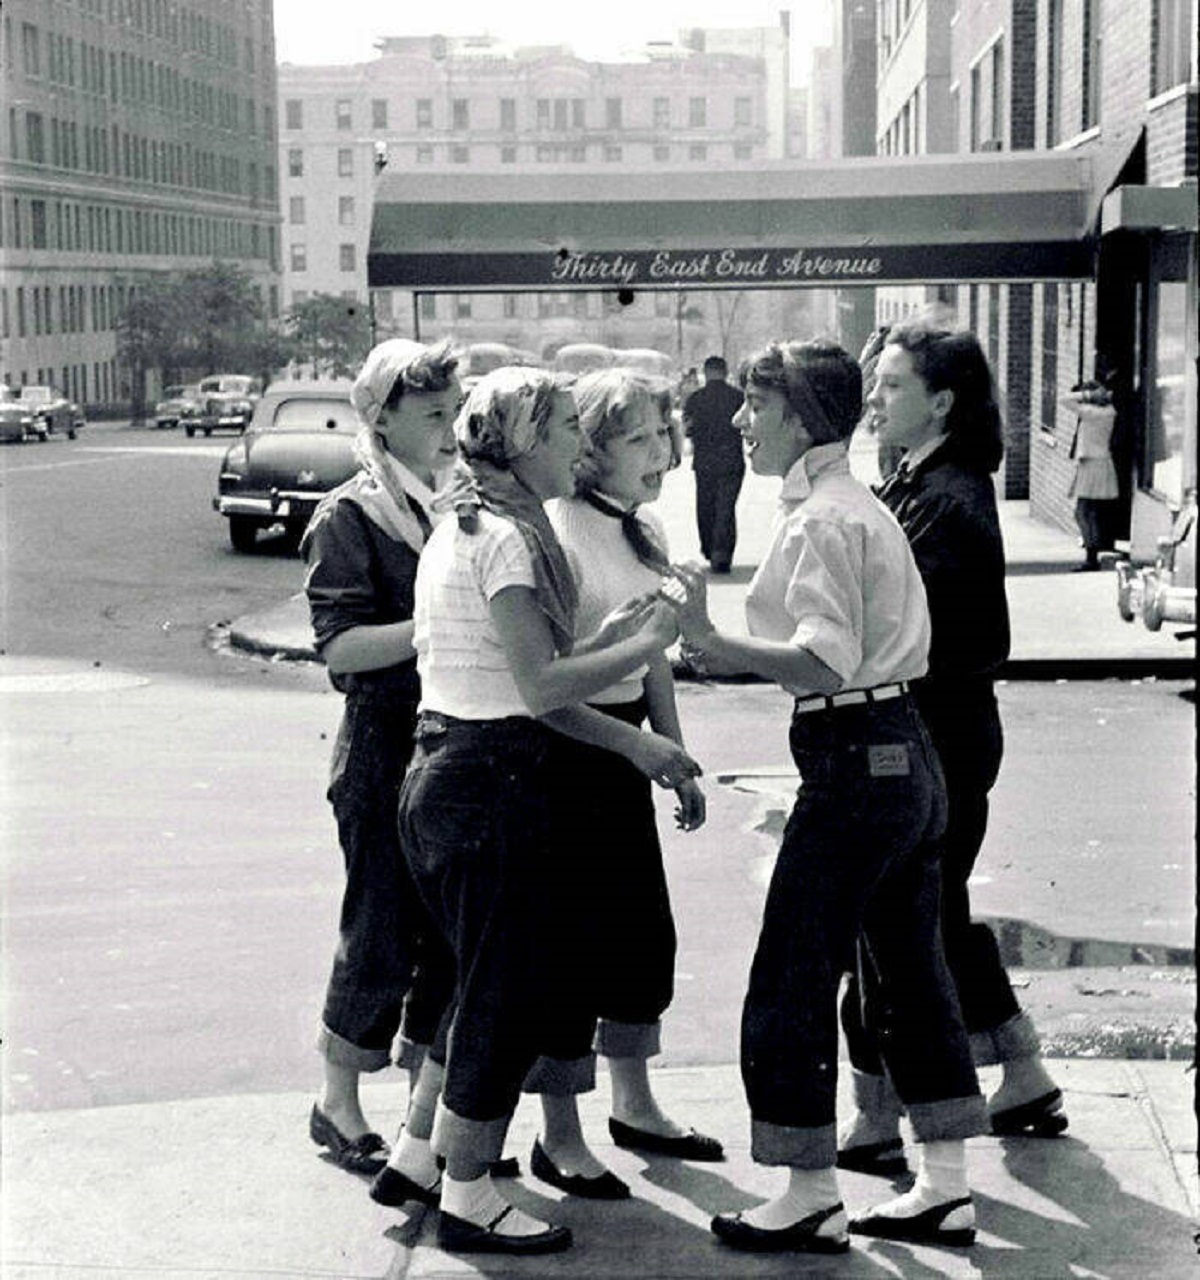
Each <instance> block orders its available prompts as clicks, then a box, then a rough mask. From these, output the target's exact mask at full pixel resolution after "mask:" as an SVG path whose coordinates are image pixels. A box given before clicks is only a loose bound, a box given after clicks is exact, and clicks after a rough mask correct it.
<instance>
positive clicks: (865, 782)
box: [742, 695, 987, 1169]
mask: <svg viewBox="0 0 1200 1280" xmlns="http://www.w3.org/2000/svg"><path fill="white" fill-rule="evenodd" d="M790 737H791V748H792V754H793V757H794V759H795V761H796V764H797V767H798V768H799V770H800V777H801V785H800V789H799V791H798V793H797V796H796V803H795V807H794V808H793V810H792V813H791V816H790V817H789V819H788V823H787V827H786V828H785V830H784V835H783V841H782V844H781V846H780V850H779V856H778V859H777V861H776V864H775V870H774V874H773V875H772V878H771V884H770V887H769V889H768V891H767V901H766V905H765V908H764V911H763V924H762V931H761V934H760V936H759V941H758V947H757V950H756V953H755V957H754V962H753V965H752V968H751V973H750V984H749V991H748V993H747V995H746V1001H745V1005H744V1008H743V1014H742V1078H743V1080H744V1082H745V1085H746V1093H747V1097H748V1100H749V1103H750V1112H751V1120H752V1131H751V1155H752V1157H753V1158H754V1160H755V1161H756V1162H758V1163H760V1164H772V1165H791V1166H794V1167H796V1168H802V1169H822V1168H828V1167H832V1166H833V1165H834V1162H835V1160H836V1156H837V1136H836V1125H835V1108H836V1093H837V1054H838V1020H837V994H838V985H839V982H840V979H841V975H842V974H843V973H844V972H845V971H846V970H847V969H849V968H852V967H854V966H855V965H856V964H857V963H861V964H862V966H863V968H862V972H861V974H860V980H861V981H862V982H863V985H864V989H866V990H869V991H871V992H872V993H876V996H877V998H878V999H879V1000H880V1002H881V1006H882V1007H883V1008H885V1009H886V1010H887V1011H888V1012H887V1016H886V1018H885V1021H884V1024H883V1025H882V1026H881V1032H880V1043H881V1045H882V1048H883V1056H884V1061H885V1062H886V1064H887V1067H888V1071H889V1073H890V1074H891V1076H892V1078H893V1080H894V1081H895V1085H896V1089H897V1092H898V1093H899V1094H900V1097H901V1100H902V1101H903V1102H904V1104H905V1106H906V1108H907V1110H908V1112H909V1114H910V1116H911V1117H912V1121H913V1126H914V1130H915V1132H916V1136H917V1138H918V1140H920V1141H933V1140H938V1139H951V1138H967V1137H971V1136H973V1135H974V1134H978V1133H983V1132H985V1131H986V1129H987V1112H986V1108H985V1106H984V1102H983V1098H982V1096H981V1095H980V1093H979V1084H978V1081H977V1079H976V1076H975V1069H974V1067H973V1065H972V1063H971V1053H970V1048H969V1045H968V1043H967V1034H966V1031H965V1029H964V1027H963V1023H962V1015H961V1013H960V1011H959V1006H958V998H957V996H956V994H955V991H954V985H953V981H952V979H951V977H950V974H949V971H948V969H947V967H946V962H945V957H944V955H943V952H942V948H941V943H940V940H939V932H938V868H937V863H936V860H935V859H933V858H932V857H928V856H925V855H924V853H923V852H922V851H923V850H926V849H928V848H929V846H930V844H931V842H932V840H933V839H934V838H935V837H936V836H937V835H938V834H939V833H940V831H941V829H942V827H943V825H944V823H945V790H944V786H943V783H942V778H941V772H940V769H939V767H938V763H937V758H936V756H935V755H934V753H933V749H932V746H931V744H930V742H929V737H928V735H927V733H926V731H925V728H924V725H923V724H922V723H921V720H920V716H919V715H918V713H917V709H916V705H915V703H914V702H913V700H912V698H911V696H910V695H905V696H903V697H897V698H892V699H889V700H888V701H885V702H878V703H873V704H870V703H868V704H862V705H852V706H847V707H839V708H836V709H834V710H830V711H815V712H811V711H810V712H805V713H799V712H798V713H797V714H795V715H794V716H793V719H792V727H791V736H790ZM860 932H861V934H862V939H863V941H862V945H861V947H860V946H859V945H858V940H859V935H860Z"/></svg>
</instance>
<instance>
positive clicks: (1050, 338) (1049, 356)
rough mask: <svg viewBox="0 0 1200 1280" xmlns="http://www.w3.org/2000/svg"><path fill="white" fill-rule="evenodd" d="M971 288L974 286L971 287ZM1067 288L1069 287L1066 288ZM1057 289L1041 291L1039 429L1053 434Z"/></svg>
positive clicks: (1055, 383) (1055, 386) (1056, 370)
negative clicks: (1040, 399) (1040, 415)
mask: <svg viewBox="0 0 1200 1280" xmlns="http://www.w3.org/2000/svg"><path fill="white" fill-rule="evenodd" d="M971 287H972V288H974V287H975V286H974V285H972V286H971ZM1068 287H1069V286H1068ZM1058 289H1059V286H1058V285H1056V284H1044V285H1042V286H1041V290H1042V421H1041V429H1042V430H1043V431H1048V432H1050V434H1051V435H1053V434H1054V427H1055V420H1056V418H1057V416H1058Z"/></svg>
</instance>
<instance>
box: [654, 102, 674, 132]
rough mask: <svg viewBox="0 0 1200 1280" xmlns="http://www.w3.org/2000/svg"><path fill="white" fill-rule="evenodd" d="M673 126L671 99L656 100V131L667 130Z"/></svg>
mask: <svg viewBox="0 0 1200 1280" xmlns="http://www.w3.org/2000/svg"><path fill="white" fill-rule="evenodd" d="M670 125H671V99H670V98H655V99H654V127H655V128H656V129H667V128H670Z"/></svg>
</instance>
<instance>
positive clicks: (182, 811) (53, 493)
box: [0, 430, 1194, 1141]
mask: <svg viewBox="0 0 1200 1280" xmlns="http://www.w3.org/2000/svg"><path fill="white" fill-rule="evenodd" d="M219 452H220V446H218V445H216V444H215V443H214V442H202V441H186V440H184V439H182V438H181V437H179V436H177V435H175V434H174V433H171V434H161V435H160V434H158V433H155V432H132V431H114V430H107V431H103V430H102V431H97V432H93V433H90V434H88V435H85V436H84V437H83V438H81V439H80V440H78V441H75V442H65V441H62V442H59V441H54V442H51V444H49V445H47V446H46V447H44V448H37V447H35V446H26V447H23V448H7V449H4V450H0V471H2V473H3V475H2V481H3V483H2V487H0V495H2V501H3V507H2V515H3V522H4V525H5V528H6V531H7V535H8V536H7V538H6V539H5V542H6V550H5V552H4V555H5V560H4V563H3V565H2V566H0V574H2V575H3V576H2V580H3V582H4V583H5V587H6V592H5V600H4V619H3V624H2V626H3V640H2V646H3V648H4V650H5V653H6V655H7V656H6V657H5V658H4V660H3V662H2V663H0V745H2V750H3V757H2V758H3V762H4V763H3V770H2V772H0V783H2V789H3V797H2V799H3V804H2V806H0V808H2V810H3V814H2V816H0V846H2V848H3V851H4V857H3V865H4V885H3V888H4V916H3V931H4V932H3V947H4V961H5V964H4V971H5V1003H6V1014H7V1016H6V1022H7V1030H6V1037H5V1038H6V1042H7V1043H6V1050H5V1053H4V1055H3V1069H4V1096H5V1104H6V1105H7V1106H8V1107H10V1108H15V1109H45V1108H59V1107H69V1106H92V1105H105V1104H115V1103H123V1102H137V1101H146V1100H156V1099H166V1098H183V1097H201V1096H209V1095H221V1094H228V1093H243V1092H245V1093H252V1092H270V1091H273V1090H276V1089H306V1088H309V1087H315V1084H316V1081H317V1077H318V1069H317V1068H318V1064H317V1060H316V1058H315V1055H314V1053H313V1050H312V1039H313V1032H314V1026H315V1020H316V1017H317V1013H318V1010H319V1003H320V995H321V991H322V986H323V982H324V978H325V974H326V967H327V964H328V959H329V954H330V948H331V946H332V941H333V936H334V927H335V921H336V913H337V904H338V896H339V892H340V884H341V871H340V861H339V856H338V853H337V847H336V841H335V838H334V830H333V823H332V819H331V817H330V814H329V811H328V806H327V805H326V803H325V800H324V795H323V788H324V776H325V771H326V766H327V761H328V752H329V747H330V741H331V737H332V734H333V731H334V729H335V726H336V723H337V718H338V713H339V702H340V700H339V699H338V697H337V696H336V695H335V694H333V693H332V692H331V691H330V690H329V689H328V686H327V683H326V681H325V677H324V673H323V671H322V670H321V669H320V668H316V667H311V666H306V665H296V664H290V663H279V664H277V663H269V662H265V661H262V660H258V659H253V658H249V657H246V656H244V655H236V654H230V653H222V652H219V651H214V649H213V647H212V646H211V644H210V643H209V640H210V636H211V631H210V628H211V627H212V625H213V624H215V623H219V622H221V621H222V620H225V619H228V618H230V617H232V616H234V615H235V614H236V613H240V612H242V611H244V610H247V609H253V608H258V607H261V606H263V605H266V604H271V603H274V602H276V601H277V600H278V599H279V598H280V597H281V596H282V595H284V594H287V593H290V592H291V591H294V590H296V589H297V588H298V586H299V584H300V578H301V565H300V564H299V562H298V561H297V560H296V559H294V558H293V557H292V556H291V555H290V554H288V553H286V551H285V549H284V548H283V547H282V546H280V545H278V544H277V545H276V546H275V547H272V545H271V544H270V543H268V542H264V543H262V545H261V548H260V550H259V551H258V552H256V553H255V554H254V555H252V556H243V555H239V554H235V553H234V552H232V550H230V549H229V546H228V541H227V538H226V534H225V530H224V527H223V521H222V520H221V519H220V518H219V517H218V516H216V515H215V513H213V512H212V511H211V509H210V507H209V499H210V496H211V493H212V490H213V486H214V482H215V475H216V469H217V464H218V461H219ZM97 664H99V665H97ZM1183 693H1184V689H1183V687H1182V686H1181V685H1178V684H1168V683H1164V682H1159V683H1155V682H1145V683H1142V684H1137V685H1134V684H1119V683H1116V682H1101V683H1096V682H1092V683H1071V684H1062V685H1025V686H1023V685H1009V686H1006V687H1005V688H1004V690H1003V691H1002V700H1003V710H1004V714H1005V719H1006V724H1007V728H1008V740H1009V747H1008V757H1007V763H1006V767H1005V771H1004V774H1003V775H1002V778H1001V783H1000V786H999V788H998V789H997V792H996V804H995V815H994V820H993V835H992V839H991V842H990V844H989V847H988V850H987V852H986V854H985V859H984V862H983V863H982V864H981V866H980V881H979V885H978V890H977V903H978V905H979V906H980V909H982V910H986V911H988V912H990V913H992V914H997V915H1024V916H1026V917H1027V918H1030V919H1032V920H1034V921H1036V922H1038V923H1040V924H1041V925H1043V927H1045V928H1047V929H1051V930H1057V931H1061V932H1064V933H1068V934H1069V935H1070V936H1073V937H1084V938H1086V937H1093V936H1098V937H1104V938H1108V939H1113V940H1124V941H1135V942H1147V943H1155V944H1172V945H1179V946H1186V945H1190V941H1191V924H1190V921H1191V918H1192V912H1191V903H1192V896H1193V894H1192V888H1191V886H1192V883H1193V881H1192V820H1191V816H1190V815H1191V812H1192V808H1193V806H1194V782H1193V777H1194V774H1193V771H1192V744H1193V741H1194V738H1193V714H1194V708H1193V704H1192V703H1191V702H1189V701H1188V700H1186V699H1185V698H1184V697H1183V696H1182V695H1183ZM681 714H682V718H683V720H684V725H685V730H686V731H688V733H689V737H690V739H691V740H692V741H693V743H695V744H699V743H704V744H705V747H704V763H705V765H706V767H707V770H708V774H709V779H710V784H709V795H710V814H711V817H710V823H709V825H708V827H707V828H706V829H705V830H704V831H703V832H701V833H699V834H697V835H692V836H682V835H679V834H677V833H675V832H673V831H672V830H671V829H670V822H669V818H668V819H667V820H666V821H664V824H663V827H664V844H665V847H666V851H667V859H668V866H669V874H670V876H671V880H672V889H673V895H674V900H675V906H676V915H677V923H678V926H679V934H680V954H679V964H678V974H677V979H678V980H677V995H676V1000H675V1003H674V1005H673V1007H672V1010H671V1012H670V1014H669V1016H668V1022H667V1027H666V1035H665V1039H666V1053H665V1054H664V1057H663V1061H664V1062H665V1063H667V1064H676V1063H680V1064H681V1063H701V1062H703V1063H721V1062H730V1061H733V1060H734V1059H735V1056H736V1043H737V1019H738V1009H739V1004H740V998H741V994H742V990H743V986H744V980H745V973H746V971H747V967H748V962H749V957H750V951H751V948H752V946H753V941H754V936H755V932H756V928H757V923H758V915H759V911H760V908H761V900H762V891H763V884H764V881H765V874H766V870H767V868H768V866H769V861H770V852H771V847H772V846H771V843H770V840H769V839H768V838H766V837H763V836H759V835H755V834H754V832H753V830H752V828H753V827H754V825H755V824H756V823H758V822H760V821H761V820H763V817H764V810H765V811H766V816H767V818H768V819H769V814H770V810H771V808H772V805H775V806H776V807H777V806H778V800H777V799H772V795H777V793H778V788H779V785H780V782H779V778H778V773H779V772H780V770H781V769H782V768H784V767H786V764H787V756H786V742H785V737H784V732H783V726H784V724H785V722H786V699H784V698H783V697H782V695H780V694H778V693H777V692H776V691H773V690H770V689H768V688H766V687H763V686H725V687H721V688H719V689H718V688H713V687H705V686H685V687H684V688H683V689H681ZM723 776H728V777H729V778H730V779H731V780H734V781H736V782H737V784H738V785H726V784H723V783H722V782H721V781H720V778H721V777H723ZM747 779H750V780H752V781H751V783H750V785H749V786H745V785H744V784H745V782H746V780H747ZM753 779H760V780H763V781H762V785H758V784H757V783H754V782H753ZM1189 788H1191V789H1192V790H1191V792H1190V794H1191V796H1192V800H1191V802H1190V803H1189V802H1186V801H1184V797H1185V796H1186V795H1188V794H1189ZM664 817H666V814H664ZM81 1140H83V1141H86V1135H81Z"/></svg>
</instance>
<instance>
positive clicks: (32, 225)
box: [29, 200, 47, 249]
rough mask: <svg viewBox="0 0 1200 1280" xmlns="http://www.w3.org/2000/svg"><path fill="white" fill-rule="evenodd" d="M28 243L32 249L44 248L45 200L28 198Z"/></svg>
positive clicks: (45, 243)
mask: <svg viewBox="0 0 1200 1280" xmlns="http://www.w3.org/2000/svg"><path fill="white" fill-rule="evenodd" d="M29 237H30V238H29V243H30V245H31V246H32V247H33V248H34V249H45V248H46V247H47V241H46V202H45V200H30V202H29Z"/></svg>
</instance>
